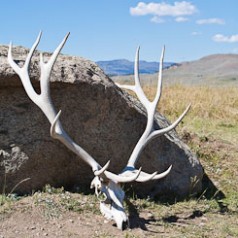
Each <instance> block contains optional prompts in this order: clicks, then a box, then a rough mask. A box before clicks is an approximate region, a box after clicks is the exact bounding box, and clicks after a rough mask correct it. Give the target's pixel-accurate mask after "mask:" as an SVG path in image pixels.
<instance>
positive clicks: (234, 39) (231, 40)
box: [212, 34, 238, 43]
mask: <svg viewBox="0 0 238 238" xmlns="http://www.w3.org/2000/svg"><path fill="white" fill-rule="evenodd" d="M212 39H213V40H214V41H216V42H226V43H234V42H238V34H237V35H231V36H224V35H222V34H216V35H214V36H213V37H212Z"/></svg>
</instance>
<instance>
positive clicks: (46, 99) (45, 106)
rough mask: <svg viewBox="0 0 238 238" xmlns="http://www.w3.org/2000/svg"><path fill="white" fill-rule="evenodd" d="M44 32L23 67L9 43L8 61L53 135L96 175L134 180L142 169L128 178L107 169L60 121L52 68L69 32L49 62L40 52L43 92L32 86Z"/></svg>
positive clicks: (117, 179) (121, 181) (123, 181)
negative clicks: (52, 93) (31, 71)
mask: <svg viewBox="0 0 238 238" xmlns="http://www.w3.org/2000/svg"><path fill="white" fill-rule="evenodd" d="M41 35H42V33H41V32H40V33H39V35H38V37H37V39H36V41H35V43H34V44H33V46H32V48H31V50H30V52H29V54H28V56H27V58H26V61H25V64H24V66H23V67H22V68H20V67H19V66H18V65H17V64H16V63H15V62H14V61H13V59H12V53H11V51H12V44H11V43H10V45H9V51H8V61H9V64H10V65H11V66H12V68H13V69H14V70H15V72H16V73H17V74H18V75H19V77H20V79H21V82H22V84H23V87H24V89H25V91H26V93H27V95H28V96H29V98H30V99H31V100H32V101H33V102H34V103H35V104H36V105H37V106H38V107H39V108H40V109H41V110H42V111H43V113H44V114H45V116H46V117H47V118H48V120H49V122H50V124H51V130H50V132H51V136H52V137H53V138H55V139H58V140H60V141H61V142H62V143H63V144H64V145H65V146H66V147H68V148H69V149H70V150H71V151H73V152H74V153H75V154H77V155H78V156H79V157H80V158H81V159H83V160H84V161H85V162H86V163H87V164H88V165H90V166H91V168H92V170H93V172H94V175H95V176H103V175H104V176H105V177H107V178H108V179H110V180H113V181H116V182H120V183H126V182H131V181H134V180H135V179H136V178H137V177H138V176H139V174H140V170H138V173H135V174H133V175H132V176H130V177H128V178H126V177H124V176H119V175H116V174H113V173H111V172H109V171H107V168H108V167H109V163H110V161H108V162H107V163H106V165H105V166H104V167H101V166H100V165H99V164H98V163H97V162H96V161H95V159H94V158H93V157H92V156H91V155H90V154H89V153H88V152H86V151H85V150H84V149H83V148H82V147H80V146H79V145H77V144H76V143H75V142H74V141H73V140H72V139H71V138H70V137H69V135H68V134H67V133H66V132H65V131H64V129H63V127H62V124H61V122H60V121H59V116H60V114H61V111H60V112H59V113H58V114H56V111H55V109H54V105H53V103H52V101H51V97H50V86H49V83H50V74H51V70H52V68H53V66H54V63H55V61H56V59H57V56H58V55H59V53H60V51H61V49H62V48H63V46H64V44H65V42H66V40H67V38H68V36H69V33H68V34H67V35H66V36H65V37H64V39H63V41H62V42H61V43H60V44H59V46H58V47H57V48H56V49H55V51H54V53H53V55H52V56H51V58H50V59H49V61H48V62H47V63H44V60H43V55H42V53H41V54H40V69H41V76H40V88H41V93H40V94H37V93H36V92H35V90H34V88H33V87H32V84H31V80H30V77H29V72H28V71H29V64H30V61H31V58H32V56H33V53H34V51H35V49H36V47H37V46H38V44H39V42H40V39H41Z"/></svg>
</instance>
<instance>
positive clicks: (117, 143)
mask: <svg viewBox="0 0 238 238" xmlns="http://www.w3.org/2000/svg"><path fill="white" fill-rule="evenodd" d="M7 50H8V47H7V46H0V191H3V190H4V191H5V192H11V191H12V190H14V191H13V192H16V193H31V192H32V191H35V190H39V189H42V188H43V187H44V185H45V184H50V185H52V186H54V187H58V186H64V187H65V188H66V189H67V188H72V187H74V186H77V187H79V188H80V187H81V188H83V187H84V186H89V184H90V182H91V180H92V178H93V173H92V171H91V168H90V167H89V166H88V165H87V164H85V163H84V162H83V161H82V160H81V159H80V158H79V157H77V156H76V155H75V154H74V153H72V152H71V151H69V150H68V149H67V148H66V147H65V146H64V145H63V144H61V143H60V142H59V141H56V140H54V139H52V138H51V137H50V133H49V130H50V124H49V122H48V120H47V119H46V117H45V116H44V114H43V113H42V112H41V110H40V109H39V108H38V107H37V106H36V105H35V104H34V103H33V102H32V101H30V99H29V98H28V96H27V95H26V93H25V91H24V89H23V87H22V84H21V81H20V79H19V78H18V76H17V75H16V74H15V73H14V71H13V70H12V69H11V67H10V65H9V64H8V62H7V59H6V56H7ZM27 53H28V49H25V48H23V47H14V48H13V57H14V59H15V60H16V62H17V63H18V64H19V65H22V64H23V62H24V59H25V57H26V54H27ZM45 55H46V59H47V55H48V56H49V54H45ZM38 56H39V55H38V53H36V54H35V55H34V57H33V59H32V63H31V69H30V71H31V74H30V75H31V78H32V82H33V85H34V87H35V89H36V90H37V91H38V92H39V91H40V90H39V67H38V64H39V61H38V59H39V57H38ZM51 82H52V83H51V95H52V99H53V102H54V104H55V107H56V108H57V110H59V109H61V110H62V116H61V122H62V124H63V126H64V128H65V130H66V131H67V132H68V133H69V135H70V136H71V137H72V138H73V139H74V140H75V141H76V142H77V143H78V144H79V145H81V146H82V147H83V148H84V149H85V150H86V151H88V152H89V153H90V154H91V155H92V156H93V157H94V158H95V159H96V160H97V161H98V162H99V163H100V164H101V165H104V164H105V163H106V162H107V161H108V160H111V164H110V168H109V170H110V171H112V172H115V173H119V172H120V171H121V170H122V169H123V168H124V166H125V165H126V163H127V160H128V158H129V156H130V153H131V152H132V149H133V148H134V146H135V144H136V142H137V141H138V139H139V138H140V136H141V134H142V133H143V130H144V128H145V125H146V114H145V111H144V109H143V107H142V105H141V104H140V103H139V102H138V101H137V100H136V99H135V98H133V97H131V96H129V95H128V94H127V93H126V92H124V91H122V90H120V89H119V88H118V87H117V86H116V85H115V84H114V83H113V81H112V80H110V78H109V77H107V76H106V75H105V74H104V72H103V71H102V70H101V69H100V68H99V67H98V66H97V65H96V64H95V63H93V62H91V61H89V60H86V59H83V58H80V57H74V56H66V55H60V56H59V57H58V60H57V62H56V64H55V66H54V69H53V73H52V76H51ZM155 125H156V127H158V128H161V127H165V126H167V125H169V122H168V121H167V120H166V119H165V118H164V117H163V116H161V115H160V114H158V113H157V114H156V118H155ZM171 164H172V165H173V168H172V170H171V172H170V174H169V175H168V176H167V177H166V178H164V179H162V180H158V181H152V182H148V183H144V184H141V183H140V184H139V183H134V184H133V186H134V189H135V191H136V192H137V193H138V194H141V195H146V196H147V195H150V196H153V195H161V194H163V195H166V196H171V195H172V196H173V197H179V198H182V197H186V196H188V195H191V194H194V193H198V192H199V191H200V190H201V180H202V176H203V168H202V166H201V164H200V162H199V161H198V159H197V158H196V156H195V155H194V154H193V153H192V152H191V151H190V150H189V148H188V146H187V145H185V144H184V143H183V142H182V141H181V140H180V139H179V137H178V135H177V133H176V131H175V130H173V131H171V132H170V133H168V134H167V135H164V136H161V137H159V138H156V139H154V140H153V141H152V142H151V143H150V144H149V145H147V147H146V148H145V149H144V151H143V153H142V154H141V158H140V159H139V162H138V165H137V167H140V166H142V168H143V170H144V171H146V172H150V173H152V172H154V171H159V172H162V171H164V170H166V169H167V168H168V167H169V166H170V165H171ZM28 178H29V179H28ZM27 179H28V180H27Z"/></svg>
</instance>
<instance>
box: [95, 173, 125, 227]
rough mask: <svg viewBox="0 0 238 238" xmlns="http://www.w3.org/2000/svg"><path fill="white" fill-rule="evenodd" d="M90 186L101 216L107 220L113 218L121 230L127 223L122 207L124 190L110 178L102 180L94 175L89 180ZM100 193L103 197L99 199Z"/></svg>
mask: <svg viewBox="0 0 238 238" xmlns="http://www.w3.org/2000/svg"><path fill="white" fill-rule="evenodd" d="M91 188H95V194H96V195H97V197H98V199H99V201H100V211H101V213H102V214H103V216H104V217H105V218H106V219H108V220H114V221H115V222H116V225H117V227H118V229H121V230H123V229H124V228H125V227H126V226H127V224H128V218H127V215H126V213H125V209H124V207H123V200H124V197H125V192H124V191H123V190H122V188H121V186H120V184H118V183H116V182H114V181H112V180H109V181H103V179H102V178H100V177H98V176H96V177H95V178H94V179H93V181H92V182H91ZM101 195H102V196H103V199H100V196H101Z"/></svg>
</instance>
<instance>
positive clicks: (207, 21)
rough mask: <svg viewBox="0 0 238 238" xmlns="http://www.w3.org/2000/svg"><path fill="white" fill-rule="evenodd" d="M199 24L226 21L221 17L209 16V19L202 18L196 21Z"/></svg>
mask: <svg viewBox="0 0 238 238" xmlns="http://www.w3.org/2000/svg"><path fill="white" fill-rule="evenodd" d="M196 23H197V24H199V25H205V24H218V25H224V24H225V21H224V20H223V19H220V18H208V19H200V20H197V21H196Z"/></svg>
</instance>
